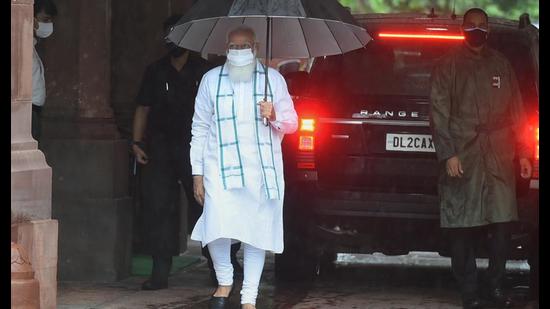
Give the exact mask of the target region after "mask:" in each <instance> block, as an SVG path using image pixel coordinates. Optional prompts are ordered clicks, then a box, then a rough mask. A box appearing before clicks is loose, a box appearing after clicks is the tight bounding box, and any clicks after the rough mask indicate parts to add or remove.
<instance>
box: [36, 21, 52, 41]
mask: <svg viewBox="0 0 550 309" xmlns="http://www.w3.org/2000/svg"><path fill="white" fill-rule="evenodd" d="M52 33H53V23H43V22H38V29H36V36H37V37H39V38H47V37H49V36H50V35H51V34H52Z"/></svg>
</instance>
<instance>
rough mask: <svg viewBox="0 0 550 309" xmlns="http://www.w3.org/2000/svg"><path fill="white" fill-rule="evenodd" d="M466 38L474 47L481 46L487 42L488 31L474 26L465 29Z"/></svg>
mask: <svg viewBox="0 0 550 309" xmlns="http://www.w3.org/2000/svg"><path fill="white" fill-rule="evenodd" d="M464 39H465V40H466V42H468V44H470V46H472V47H480V46H482V45H483V44H485V42H487V31H485V30H481V29H479V28H474V29H472V30H470V31H464Z"/></svg>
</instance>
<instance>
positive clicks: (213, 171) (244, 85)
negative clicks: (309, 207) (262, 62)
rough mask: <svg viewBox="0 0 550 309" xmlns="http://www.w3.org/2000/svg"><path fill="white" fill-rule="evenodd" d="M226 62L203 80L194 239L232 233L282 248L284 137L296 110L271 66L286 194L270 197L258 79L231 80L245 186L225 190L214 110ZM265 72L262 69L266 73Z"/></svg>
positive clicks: (278, 163) (196, 120) (195, 138)
mask: <svg viewBox="0 0 550 309" xmlns="http://www.w3.org/2000/svg"><path fill="white" fill-rule="evenodd" d="M220 69H221V67H217V68H214V69H212V70H210V71H209V72H207V73H206V74H205V75H204V77H203V79H202V81H201V84H200V86H199V91H198V94H197V98H196V101H195V114H194V116H193V124H192V140H191V155H190V156H191V165H192V170H193V175H204V187H205V202H204V209H203V213H202V215H201V216H200V218H199V219H198V221H197V224H196V225H195V228H194V229H193V232H192V234H191V239H193V240H198V241H201V243H202V246H203V247H204V246H206V245H207V244H208V243H210V242H211V241H213V240H216V239H218V238H231V239H234V240H238V241H241V242H244V243H247V244H250V245H252V246H254V247H257V248H260V249H263V250H269V251H273V252H275V253H281V252H283V248H284V245H283V199H284V178H283V161H282V153H281V141H282V138H283V135H284V134H286V133H293V132H294V131H296V129H297V126H298V121H297V115H296V111H295V110H294V105H293V103H292V99H291V97H290V95H289V94H288V90H287V86H286V83H285V80H284V78H283V77H282V76H281V75H280V74H279V73H278V72H277V71H275V70H273V69H269V81H270V85H271V88H272V90H273V97H274V99H273V101H274V109H275V113H276V117H277V120H276V121H273V122H271V123H270V128H271V130H272V133H273V153H274V156H275V167H276V169H277V173H278V175H279V177H278V183H279V185H280V187H281V199H280V200H277V199H270V200H268V199H267V197H266V193H265V190H264V187H263V186H264V182H263V177H262V167H261V164H260V158H259V154H258V145H257V140H256V135H255V134H256V129H255V125H256V124H255V123H254V121H255V114H254V108H255V107H254V106H255V104H257V102H253V100H252V93H253V83H252V81H251V82H241V83H236V84H232V86H233V90H234V100H235V107H236V116H237V131H238V134H239V135H238V140H239V145H240V147H241V148H240V152H241V155H242V158H243V162H242V164H243V172H244V178H245V186H244V187H243V188H237V189H229V190H224V188H223V184H222V177H221V175H220V167H219V148H218V137H217V132H218V129H217V122H216V119H217V118H216V114H215V112H216V111H215V108H214V106H215V102H216V89H217V83H218V76H219V72H220ZM261 78H262V79H263V78H264V77H263V75H262V77H261Z"/></svg>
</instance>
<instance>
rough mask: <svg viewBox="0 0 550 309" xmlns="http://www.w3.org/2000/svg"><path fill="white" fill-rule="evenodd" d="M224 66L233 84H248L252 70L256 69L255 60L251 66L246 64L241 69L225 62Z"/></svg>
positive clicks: (252, 73)
mask: <svg viewBox="0 0 550 309" xmlns="http://www.w3.org/2000/svg"><path fill="white" fill-rule="evenodd" d="M226 65H227V74H228V75H229V79H230V80H231V81H232V82H233V83H239V82H249V81H251V80H252V76H253V75H254V70H255V69H256V60H254V61H253V62H252V63H251V64H247V65H245V66H242V67H238V66H234V65H232V64H231V63H229V61H228V62H226Z"/></svg>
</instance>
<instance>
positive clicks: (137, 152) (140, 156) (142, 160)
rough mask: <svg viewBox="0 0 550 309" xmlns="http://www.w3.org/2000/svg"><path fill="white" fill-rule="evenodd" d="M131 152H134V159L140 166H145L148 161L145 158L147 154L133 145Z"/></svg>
mask: <svg viewBox="0 0 550 309" xmlns="http://www.w3.org/2000/svg"><path fill="white" fill-rule="evenodd" d="M132 151H133V152H134V155H135V156H136V159H137V161H138V162H139V163H140V164H147V162H148V160H149V159H148V158H147V154H146V153H145V151H143V149H141V148H140V147H139V146H138V145H136V144H134V145H132Z"/></svg>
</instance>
